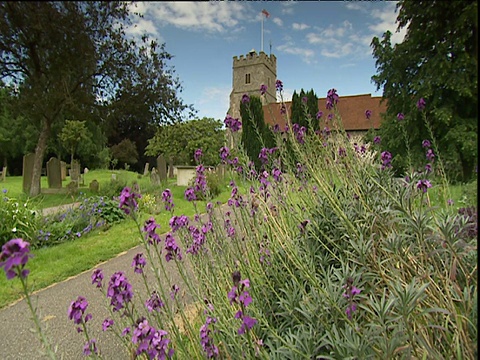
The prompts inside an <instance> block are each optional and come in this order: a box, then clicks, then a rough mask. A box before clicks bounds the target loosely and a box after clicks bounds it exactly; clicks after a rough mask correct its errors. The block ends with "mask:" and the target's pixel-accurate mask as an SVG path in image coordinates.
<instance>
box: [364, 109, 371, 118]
mask: <svg viewBox="0 0 480 360" xmlns="http://www.w3.org/2000/svg"><path fill="white" fill-rule="evenodd" d="M365 117H366V118H367V120H370V118H371V117H372V111H371V110H365Z"/></svg>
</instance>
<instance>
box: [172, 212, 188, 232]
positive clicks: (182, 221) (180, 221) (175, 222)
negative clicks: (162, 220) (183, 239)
mask: <svg viewBox="0 0 480 360" xmlns="http://www.w3.org/2000/svg"><path fill="white" fill-rule="evenodd" d="M188 223H189V220H188V217H187V216H186V215H181V216H176V215H174V216H172V218H171V219H170V221H169V224H170V228H171V229H172V232H176V231H178V230H180V229H181V228H182V227H187V226H188Z"/></svg>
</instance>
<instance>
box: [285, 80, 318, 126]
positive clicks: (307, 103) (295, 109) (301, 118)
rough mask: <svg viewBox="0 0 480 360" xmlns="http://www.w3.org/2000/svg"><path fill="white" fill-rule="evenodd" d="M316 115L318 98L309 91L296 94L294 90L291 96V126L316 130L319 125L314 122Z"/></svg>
mask: <svg viewBox="0 0 480 360" xmlns="http://www.w3.org/2000/svg"><path fill="white" fill-rule="evenodd" d="M317 113H318V97H317V95H316V94H315V92H314V91H313V89H311V90H310V91H307V92H306V91H305V90H303V89H301V90H300V93H297V91H296V90H295V91H294V92H293V95H292V110H291V115H290V119H291V120H292V124H298V125H300V126H305V128H307V129H309V128H312V129H313V130H318V129H319V127H320V123H319V122H318V121H317V120H316V116H317Z"/></svg>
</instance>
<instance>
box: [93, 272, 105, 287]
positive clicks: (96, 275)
mask: <svg viewBox="0 0 480 360" xmlns="http://www.w3.org/2000/svg"><path fill="white" fill-rule="evenodd" d="M102 281H103V272H102V269H95V270H94V271H93V273H92V284H95V285H97V288H99V287H102Z"/></svg>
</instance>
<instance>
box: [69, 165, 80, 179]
mask: <svg viewBox="0 0 480 360" xmlns="http://www.w3.org/2000/svg"><path fill="white" fill-rule="evenodd" d="M70 180H72V181H75V182H78V181H79V180H80V163H79V162H78V161H76V160H74V161H73V162H72V166H71V169H70Z"/></svg>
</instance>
